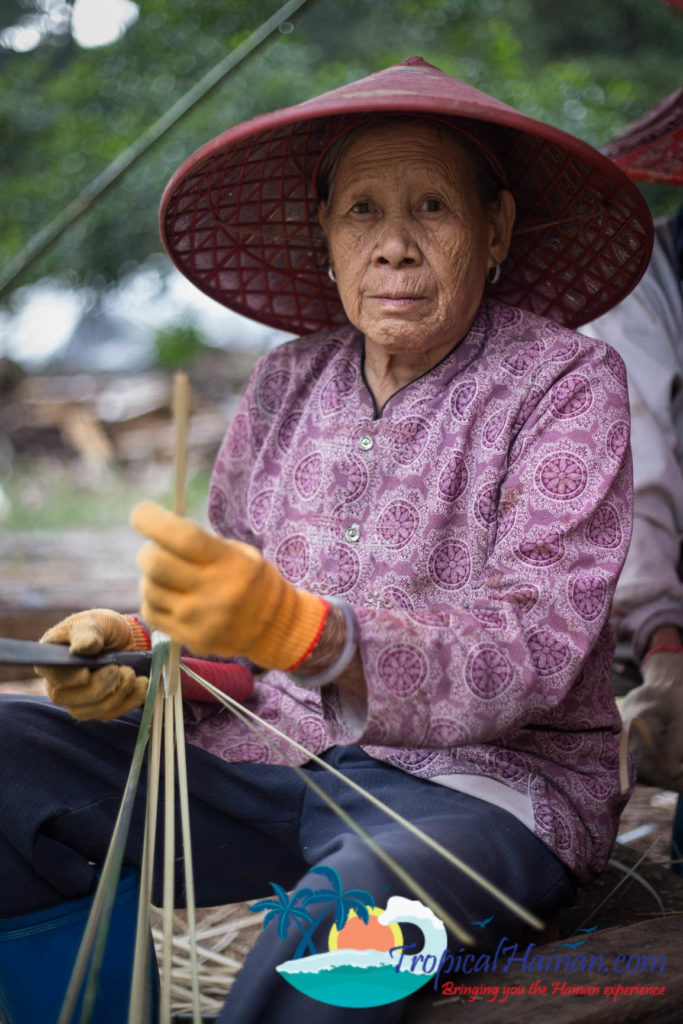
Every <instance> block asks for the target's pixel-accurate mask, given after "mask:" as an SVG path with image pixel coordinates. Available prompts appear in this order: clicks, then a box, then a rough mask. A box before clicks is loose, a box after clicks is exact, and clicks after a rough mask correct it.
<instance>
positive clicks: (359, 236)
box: [319, 121, 514, 358]
mask: <svg viewBox="0 0 683 1024" xmlns="http://www.w3.org/2000/svg"><path fill="white" fill-rule="evenodd" d="M472 174H473V172H472V169H471V166H470V163H469V161H468V157H467V155H466V153H465V152H464V151H463V150H462V149H461V148H460V147H459V146H458V145H457V143H455V142H454V141H453V140H451V139H449V138H444V137H442V135H441V134H440V133H439V131H438V128H437V127H436V126H435V125H432V124H429V123H425V122H419V121H415V122H409V123H408V124H403V125H400V126H399V125H382V126H374V127H369V128H368V130H367V131H366V132H365V133H363V134H362V135H360V136H359V137H358V138H356V139H355V140H354V141H353V142H352V143H351V144H350V145H349V146H348V148H347V149H346V150H345V151H344V153H343V154H342V156H341V159H340V161H339V164H338V166H337V169H336V172H335V174H334V179H333V182H332V190H331V195H330V200H329V202H328V204H327V206H322V205H321V208H320V211H319V213H320V221H321V224H322V226H323V230H324V231H325V234H326V236H327V242H328V248H329V255H330V265H331V266H332V267H333V269H334V272H335V275H336V279H337V287H338V289H339V295H340V298H341V301H342V303H343V306H344V309H345V311H346V315H347V317H348V318H349V320H350V321H351V323H352V324H354V326H355V327H357V328H358V330H359V331H361V332H362V333H363V334H364V335H365V339H366V344H368V345H370V346H376V347H379V348H380V349H382V350H383V351H384V352H385V353H387V354H389V355H399V354H408V355H411V354H412V355H417V354H420V353H421V354H423V355H428V354H430V353H433V354H434V356H435V357H438V358H440V357H441V353H443V354H445V353H446V352H447V351H449V350H450V348H452V347H453V346H454V345H455V344H456V343H457V342H458V341H459V340H460V339H461V338H462V337H463V335H464V334H465V333H466V332H467V330H468V329H469V327H470V325H471V323H472V320H473V319H474V316H475V313H476V311H477V308H478V306H479V304H480V302H481V298H482V294H483V290H484V283H485V277H486V271H487V269H488V268H489V267H490V266H492V265H493V263H494V262H495V263H500V262H502V260H503V259H504V257H505V255H506V253H507V248H508V245H509V234H510V231H511V228H512V217H513V216H514V204H513V203H512V199H511V197H510V196H509V194H508V193H503V195H504V196H506V197H507V199H508V200H509V203H508V204H506V203H503V204H499V203H496V204H494V205H493V206H492V207H491V208H489V209H486V208H485V207H484V205H483V203H482V200H481V199H480V197H479V196H478V194H477V191H476V188H475V186H474V182H473V177H472ZM503 207H505V210H503ZM506 211H507V212H506ZM508 221H509V224H508Z"/></svg>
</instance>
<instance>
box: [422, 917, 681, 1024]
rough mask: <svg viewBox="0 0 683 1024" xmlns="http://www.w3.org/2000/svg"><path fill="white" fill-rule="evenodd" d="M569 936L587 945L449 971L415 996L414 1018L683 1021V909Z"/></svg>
mask: <svg viewBox="0 0 683 1024" xmlns="http://www.w3.org/2000/svg"><path fill="white" fill-rule="evenodd" d="M568 941H570V942H571V944H572V946H574V944H575V943H581V945H576V948H571V946H569V945H567V944H566V942H565V940H559V941H556V942H552V943H548V944H546V945H543V946H534V947H533V948H531V949H530V952H529V954H528V956H527V959H526V963H524V964H522V963H518V962H516V963H511V964H510V962H509V960H510V955H509V954H508V955H507V956H503V955H500V956H499V958H498V961H497V963H496V969H495V970H493V969H489V970H488V971H485V970H480V971H479V972H477V973H469V974H463V973H461V974H457V975H456V974H451V975H446V974H445V973H442V975H441V978H440V981H439V985H438V987H437V991H435V990H434V987H433V982H430V983H429V984H428V985H426V986H425V988H424V989H422V990H421V991H420V993H419V995H418V996H417V997H416V998H415V1000H414V1003H413V1006H412V1008H411V1012H410V1014H409V1018H408V1019H409V1020H410V1024H520V1022H524V1024H548V1021H552V1024H641V1022H642V1024H652V1022H654V1021H656V1022H657V1024H680V1021H681V1019H682V1017H683V915H680V914H673V915H669V916H666V917H658V918H652V919H648V920H646V921H640V922H637V923H635V924H631V925H626V926H622V927H617V928H605V929H604V930H599V931H595V932H590V933H583V934H580V935H577V936H574V937H573V939H571V940H568ZM527 949H529V947H528V946H527V945H526V944H525V945H523V946H522V945H520V946H519V947H518V948H517V950H516V951H515V952H514V953H513V954H512V955H514V956H517V957H521V956H523V955H524V954H525V953H526V952H527ZM558 957H559V959H557V958H558ZM492 959H493V958H492ZM572 966H573V970H572V969H571V968H572ZM589 968H592V969H589ZM459 986H460V987H459ZM477 989H478V990H479V995H476V994H473V992H475V990H477ZM506 989H507V994H506Z"/></svg>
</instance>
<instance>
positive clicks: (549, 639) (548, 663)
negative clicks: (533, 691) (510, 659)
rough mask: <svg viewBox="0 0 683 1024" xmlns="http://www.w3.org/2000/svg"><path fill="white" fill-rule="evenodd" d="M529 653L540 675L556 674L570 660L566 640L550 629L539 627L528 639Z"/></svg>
mask: <svg viewBox="0 0 683 1024" xmlns="http://www.w3.org/2000/svg"><path fill="white" fill-rule="evenodd" d="M527 643H528V645H529V654H530V655H531V660H532V661H533V663H534V668H535V669H536V671H537V672H538V674H539V676H543V677H547V676H554V675H556V674H557V673H558V672H561V671H562V669H563V668H565V666H566V665H567V663H568V662H569V658H570V654H569V648H568V646H567V642H566V640H564V639H562V637H559V636H557V634H556V633H553V631H552V630H550V629H545V628H544V629H537V630H536V631H535V632H534V633H531V634H530V635H529V637H528V639H527Z"/></svg>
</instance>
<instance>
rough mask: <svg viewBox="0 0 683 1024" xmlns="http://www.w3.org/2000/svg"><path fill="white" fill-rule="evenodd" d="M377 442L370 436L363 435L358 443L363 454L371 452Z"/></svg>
mask: <svg viewBox="0 0 683 1024" xmlns="http://www.w3.org/2000/svg"><path fill="white" fill-rule="evenodd" d="M374 443H375V442H374V441H373V439H372V438H371V437H370V435H369V434H363V436H362V437H361V439H360V440H359V442H358V447H359V448H360V450H361V451H362V452H369V451H370V449H371V448H372V446H373V444H374Z"/></svg>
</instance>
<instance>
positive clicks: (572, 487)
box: [534, 452, 588, 501]
mask: <svg viewBox="0 0 683 1024" xmlns="http://www.w3.org/2000/svg"><path fill="white" fill-rule="evenodd" d="M534 483H535V484H536V487H537V488H538V489H539V491H541V492H542V493H543V494H544V495H545V496H546V498H552V499H553V500H554V501H569V500H571V499H572V498H578V496H579V495H580V494H581V493H582V492H583V491H584V490H585V488H586V484H587V483H588V470H587V469H586V466H585V463H584V462H583V461H582V460H581V459H579V458H578V456H576V455H572V453H571V452H556V453H555V454H554V455H548V456H547V457H546V458H545V459H543V461H542V462H541V463H539V465H538V466H537V467H536V473H535V476H534Z"/></svg>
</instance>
